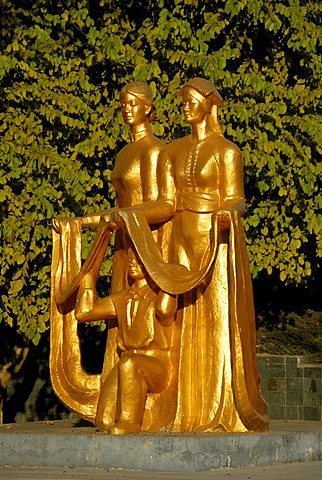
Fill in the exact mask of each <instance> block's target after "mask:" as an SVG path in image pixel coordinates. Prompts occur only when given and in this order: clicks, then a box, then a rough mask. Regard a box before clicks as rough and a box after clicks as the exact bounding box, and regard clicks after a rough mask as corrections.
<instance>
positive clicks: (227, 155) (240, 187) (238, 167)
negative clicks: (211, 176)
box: [220, 145, 245, 215]
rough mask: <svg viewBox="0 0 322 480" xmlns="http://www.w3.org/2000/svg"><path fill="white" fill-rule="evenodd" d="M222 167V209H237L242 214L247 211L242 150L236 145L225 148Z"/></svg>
mask: <svg viewBox="0 0 322 480" xmlns="http://www.w3.org/2000/svg"><path fill="white" fill-rule="evenodd" d="M222 168H223V175H222V189H221V190H222V191H221V198H222V203H221V206H220V210H226V211H229V212H235V211H237V212H238V213H239V214H240V215H243V214H244V212H245V196H244V181H243V162H242V155H241V152H240V150H239V148H238V147H237V146H236V145H233V146H231V147H228V148H226V149H225V150H224V152H223V158H222Z"/></svg>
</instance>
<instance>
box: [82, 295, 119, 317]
mask: <svg viewBox="0 0 322 480" xmlns="http://www.w3.org/2000/svg"><path fill="white" fill-rule="evenodd" d="M95 297H96V291H95V290H93V289H91V288H86V289H84V290H83V291H82V292H81V294H78V295H77V300H76V307H75V317H76V319H77V320H78V321H79V322H98V321H100V320H110V319H113V318H116V316H117V314H116V308H115V303H114V300H115V299H114V295H109V296H108V297H105V298H101V299H96V298H95Z"/></svg>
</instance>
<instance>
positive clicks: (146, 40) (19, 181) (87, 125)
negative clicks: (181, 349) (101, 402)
mask: <svg viewBox="0 0 322 480" xmlns="http://www.w3.org/2000/svg"><path fill="white" fill-rule="evenodd" d="M321 16H322V6H321V5H320V3H319V2H318V1H317V0H305V1H304V0H287V1H286V0H280V1H279V0H266V1H263V0H247V1H246V0H226V1H220V0H212V1H210V0H171V1H170V0H154V1H152V0H148V1H141V0H136V1H134V0H133V1H129V0H127V1H124V0H118V1H116V0H101V1H99V0H78V1H75V0H57V1H48V0H36V1H29V0H24V1H20V0H11V1H10V0H2V3H1V6H0V102H1V103H0V163H1V166H0V203H1V212H0V216H1V230H0V235H1V244H0V262H1V265H0V289H1V299H0V317H1V320H3V321H5V322H6V323H8V324H9V325H14V326H15V327H17V328H18V329H19V330H20V331H21V332H22V333H23V334H24V335H26V336H27V337H28V338H31V339H32V340H33V341H34V342H35V343H37V341H38V340H39V338H40V335H41V333H42V332H43V331H44V330H45V329H46V328H47V327H48V315H49V313H48V312H49V300H48V299H49V272H50V258H51V231H50V222H51V219H52V217H54V216H79V215H83V214H85V213H88V212H93V211H95V210H97V209H102V208H107V207H108V206H109V205H111V204H113V200H114V194H113V191H112V189H111V187H110V184H109V174H110V170H111V168H112V165H113V160H114V158H115V155H116V152H117V151H118V150H119V149H120V148H121V147H122V145H123V144H124V142H125V141H128V130H127V127H125V126H124V125H123V124H122V119H121V115H120V110H119V102H118V95H119V91H120V88H121V87H122V86H123V85H124V84H126V83H127V82H129V81H132V80H141V81H145V82H147V83H149V84H150V86H151V88H152V90H153V93H154V95H155V103H156V108H157V121H156V122H155V123H154V125H153V128H154V132H155V133H156V135H159V136H162V137H163V138H164V139H165V140H166V141H169V140H170V139H174V138H176V137H178V136H180V135H182V134H184V132H185V131H186V126H185V124H184V121H183V117H182V115H181V112H180V108H179V105H180V99H179V98H178V97H176V92H177V91H178V88H179V86H180V85H182V84H183V83H184V82H185V81H186V80H187V79H189V78H191V77H193V76H203V77H206V78H208V79H210V80H211V81H213V82H214V83H215V84H216V85H217V87H218V90H219V91H220V93H221V94H222V96H223V97H224V99H225V106H224V107H223V108H222V109H221V112H220V115H221V123H222V125H223V129H224V131H225V135H226V136H227V137H228V138H230V139H231V140H232V141H234V142H236V143H237V144H238V145H239V146H240V148H241V149H242V151H243V154H244V161H245V180H246V196H247V200H248V211H247V215H246V217H245V227H246V231H247V239H248V244H249V253H250V259H251V267H252V272H253V276H254V277H256V275H258V273H259V272H262V271H266V272H267V273H268V274H270V273H272V272H273V271H274V272H275V271H278V272H279V275H280V279H281V281H282V282H284V283H292V282H294V283H301V282H302V283H303V282H304V281H305V279H307V278H310V277H311V278H312V277H314V275H316V272H317V271H318V269H319V268H320V266H321V260H320V259H321V256H322V234H321V231H322V214H321V207H322V189H321V178H322V164H321V162H320V157H321V150H322V145H321V138H322V135H321V133H322V132H321V113H320V111H319V100H320V96H321V56H320V54H321V50H320V49H321ZM85 254H86V252H85V253H84V255H85ZM109 267H110V263H108V264H107V265H106V268H105V273H106V274H108V269H109Z"/></svg>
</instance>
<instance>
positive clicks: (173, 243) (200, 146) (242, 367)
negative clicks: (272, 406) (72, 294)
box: [126, 78, 268, 431]
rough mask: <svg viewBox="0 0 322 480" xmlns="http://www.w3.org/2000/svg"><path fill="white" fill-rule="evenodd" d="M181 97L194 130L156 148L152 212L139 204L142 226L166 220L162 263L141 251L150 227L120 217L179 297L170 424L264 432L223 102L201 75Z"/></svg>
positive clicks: (234, 155) (237, 185) (235, 155)
mask: <svg viewBox="0 0 322 480" xmlns="http://www.w3.org/2000/svg"><path fill="white" fill-rule="evenodd" d="M179 95H181V96H182V101H183V113H184V117H185V120H186V121H187V123H188V124H190V125H191V134H190V135H188V136H186V137H184V138H181V139H179V140H176V141H174V142H172V143H170V144H168V145H167V146H166V147H165V148H164V149H163V151H162V153H161V158H160V162H159V169H158V179H159V197H158V200H157V202H156V203H155V210H154V209H153V206H150V208H149V209H147V210H146V211H145V216H146V218H147V221H148V223H151V218H152V217H153V215H155V212H156V211H157V210H161V211H163V212H164V214H165V212H167V215H168V219H170V218H172V234H171V240H170V242H169V252H168V258H167V263H168V264H165V262H164V261H162V259H160V256H159V255H158V254H156V255H155V256H154V257H153V256H152V255H150V254H149V252H147V249H146V248H145V249H142V248H141V249H140V245H141V244H144V242H146V239H147V238H148V237H149V235H148V231H147V232H146V234H145V233H144V229H143V228H141V229H140V231H138V229H136V227H135V223H136V222H135V221H133V219H131V218H130V217H128V218H127V220H126V221H127V228H128V231H129V233H130V235H131V237H132V239H133V241H134V243H135V245H136V247H137V249H138V251H139V255H140V257H141V259H142V261H143V263H144V264H145V267H146V269H147V270H148V272H149V274H150V275H151V277H152V278H153V279H154V281H155V282H156V283H157V284H158V286H159V287H160V288H161V289H162V290H163V291H165V292H168V293H170V294H180V296H179V300H178V305H179V310H178V312H177V320H176V322H177V323H178V324H179V323H180V324H181V341H180V353H179V364H178V369H179V371H178V378H179V380H178V382H179V383H178V401H177V411H176V418H175V421H174V426H173V430H178V431H218V430H219V431H220V430H223V431H261V430H265V429H267V426H268V418H267V416H266V404H265V402H264V400H263V399H262V397H261V393H260V386H259V376H258V373H257V366H256V356H255V345H256V344H255V320H254V309H253V298H252V286H251V278H250V272H249V265H248V259H247V251H246V244H245V239H244V234H243V228H242V224H241V219H240V217H241V216H242V214H243V213H244V210H245V199H244V192H243V168H242V158H241V153H240V150H239V149H238V147H237V146H236V145H235V144H233V143H232V142H230V141H229V140H227V139H226V138H224V136H223V134H222V132H221V129H220V127H219V124H218V120H217V107H218V106H220V105H222V104H223V100H222V98H221V96H220V95H219V93H218V91H217V90H216V88H215V87H214V86H213V85H212V84H211V83H210V82H209V81H208V80H205V79H201V78H194V79H192V80H191V81H190V82H188V83H187V84H186V85H185V86H184V87H183V88H182V89H181V90H180V92H179ZM163 219H164V218H163ZM137 220H138V218H137ZM141 220H142V219H141ZM151 245H152V244H151ZM180 265H181V266H180ZM183 267H186V271H184V268H183ZM176 270H177V271H176ZM162 295H163V294H162V293H161V294H160V302H162V301H163V300H164V299H162ZM165 300H166V299H165Z"/></svg>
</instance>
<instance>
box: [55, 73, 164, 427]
mask: <svg viewBox="0 0 322 480" xmlns="http://www.w3.org/2000/svg"><path fill="white" fill-rule="evenodd" d="M120 99H121V111H122V116H123V120H124V122H125V123H126V124H127V125H129V127H130V132H131V143H129V144H128V145H126V146H125V147H124V148H123V149H122V150H121V151H120V152H119V153H118V155H117V157H116V160H115V166H114V169H113V172H112V177H111V179H112V183H113V185H114V187H115V190H116V194H117V202H116V206H115V208H112V209H110V210H106V211H102V212H99V213H97V214H90V215H87V216H86V217H83V218H76V219H75V218H70V219H54V222H53V244H54V246H53V259H52V294H51V355H50V367H51V380H52V384H53V387H54V390H55V392H56V393H57V395H58V397H59V398H60V399H61V400H62V401H63V402H64V403H65V404H66V405H67V406H68V407H69V408H70V409H71V410H72V411H74V412H76V413H77V414H79V415H81V416H83V417H84V418H86V419H88V420H91V421H95V416H96V409H97V405H98V401H99V395H100V391H101V384H102V382H104V379H105V378H106V377H107V376H108V375H109V372H110V371H111V369H112V368H113V366H114V364H115V363H116V362H117V360H118V355H117V345H116V342H117V340H116V339H117V329H116V328H114V329H113V328H111V329H110V330H109V333H108V340H107V346H106V353H105V359H104V366H103V372H102V375H101V376H100V375H90V374H87V373H86V372H85V371H84V370H83V367H82V364H81V357H80V347H79V338H78V332H77V325H78V322H77V320H76V318H75V300H76V297H75V292H76V290H77V289H78V288H79V285H80V283H81V281H82V278H83V277H84V275H86V274H87V278H88V275H92V276H93V281H95V279H96V277H97V275H98V271H99V268H100V265H101V261H102V259H103V257H104V253H105V248H106V243H107V241H108V237H109V232H110V231H112V230H113V229H118V228H119V227H118V226H117V224H116V223H115V221H114V218H115V214H116V213H117V212H119V211H122V209H130V210H131V209H138V210H139V209H140V208H141V206H142V205H143V204H144V203H145V202H146V203H149V202H153V201H155V200H156V199H157V196H158V189H157V180H156V175H157V174H156V171H157V163H158V157H159V153H160V151H161V149H162V147H163V146H164V144H163V142H162V141H161V140H159V139H158V138H156V137H155V136H154V135H153V134H152V132H151V130H150V127H149V122H151V121H152V120H153V119H154V106H153V98H152V93H151V90H150V88H149V87H148V86H147V85H146V84H144V83H142V82H131V83H129V84H128V85H126V86H125V87H123V88H122V90H121V94H120ZM158 215H159V216H161V217H162V215H160V212H158ZM103 224H104V225H103ZM106 225H107V228H106ZM97 226H99V229H98V235H97V238H96V240H95V242H94V246H93V249H92V252H91V253H90V255H89V258H88V259H87V260H86V262H85V264H84V265H83V266H82V265H81V231H82V228H86V227H94V228H95V227H97ZM101 227H103V228H101ZM106 231H107V235H106ZM102 232H103V233H102ZM154 235H155V236H154V238H155V239H156V240H157V235H158V233H157V230H156V229H155V233H154ZM126 249H127V235H126V233H125V232H124V231H123V230H118V231H117V232H116V240H115V255H114V266H113V275H112V292H111V293H116V292H119V291H121V290H123V289H124V288H126V287H127V286H128V275H127V270H128V267H127V254H126ZM86 269H87V270H86Z"/></svg>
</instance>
